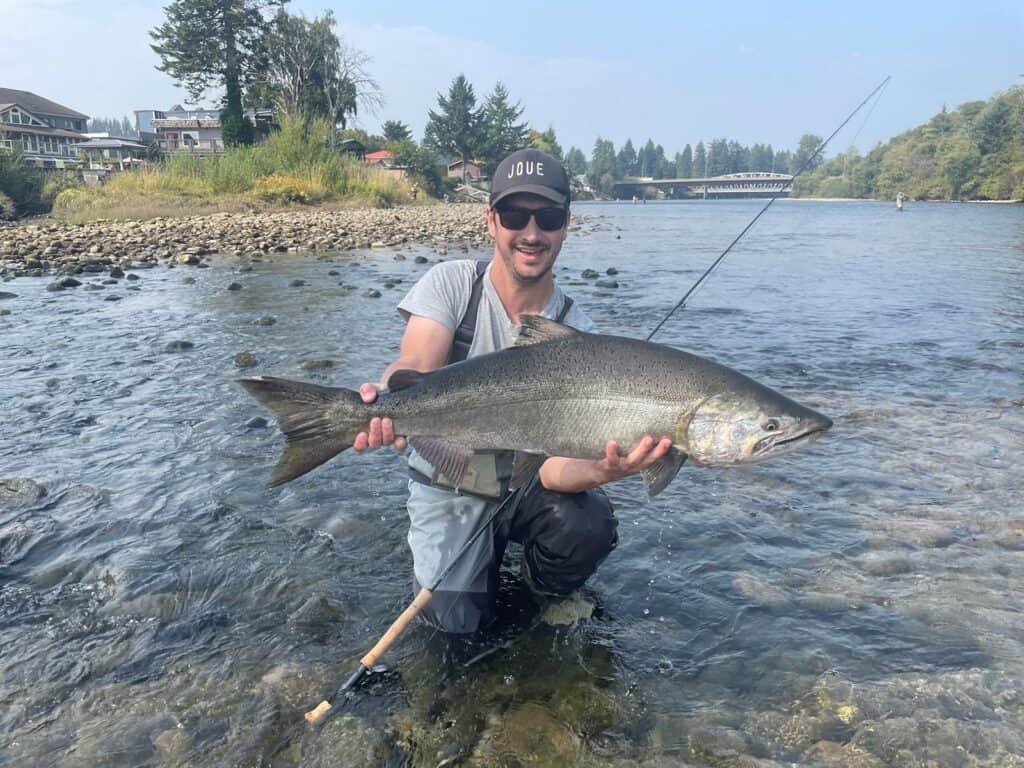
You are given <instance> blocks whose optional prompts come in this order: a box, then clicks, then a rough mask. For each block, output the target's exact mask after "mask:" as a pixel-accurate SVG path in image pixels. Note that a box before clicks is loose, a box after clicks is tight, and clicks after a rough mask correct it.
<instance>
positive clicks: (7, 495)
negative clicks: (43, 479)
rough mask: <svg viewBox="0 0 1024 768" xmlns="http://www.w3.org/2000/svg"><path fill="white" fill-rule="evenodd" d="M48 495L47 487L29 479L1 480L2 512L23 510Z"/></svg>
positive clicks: (0, 506)
mask: <svg viewBox="0 0 1024 768" xmlns="http://www.w3.org/2000/svg"><path fill="white" fill-rule="evenodd" d="M45 495H46V486H45V485H40V484H39V483H37V482H36V481H35V480H30V479H28V478H27V477H8V478H4V479H0V510H4V511H9V510H14V509H21V508H23V507H27V506H29V505H31V504H34V503H36V502H37V501H39V499H41V498H43V497H44V496H45Z"/></svg>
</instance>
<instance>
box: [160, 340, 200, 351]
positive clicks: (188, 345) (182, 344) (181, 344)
mask: <svg viewBox="0 0 1024 768" xmlns="http://www.w3.org/2000/svg"><path fill="white" fill-rule="evenodd" d="M195 346H196V345H195V344H193V343H192V342H191V341H172V342H169V343H168V344H167V346H166V347H164V351H165V352H187V351H188V350H190V349H194V348H195Z"/></svg>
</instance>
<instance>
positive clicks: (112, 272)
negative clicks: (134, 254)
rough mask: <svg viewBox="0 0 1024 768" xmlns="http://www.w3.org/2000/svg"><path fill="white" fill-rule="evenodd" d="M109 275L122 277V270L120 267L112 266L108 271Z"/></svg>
mask: <svg viewBox="0 0 1024 768" xmlns="http://www.w3.org/2000/svg"><path fill="white" fill-rule="evenodd" d="M109 274H110V276H111V277H115V278H120V277H124V270H123V269H121V268H120V267H113V268H112V269H111V270H110V272H109Z"/></svg>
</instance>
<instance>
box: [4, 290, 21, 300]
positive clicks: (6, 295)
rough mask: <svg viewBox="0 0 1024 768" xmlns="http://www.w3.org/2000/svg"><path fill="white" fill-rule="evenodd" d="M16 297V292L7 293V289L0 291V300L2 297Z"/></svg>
mask: <svg viewBox="0 0 1024 768" xmlns="http://www.w3.org/2000/svg"><path fill="white" fill-rule="evenodd" d="M16 298H18V294H16V293H8V292H7V291H0V300H2V299H16Z"/></svg>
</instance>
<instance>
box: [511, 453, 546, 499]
mask: <svg viewBox="0 0 1024 768" xmlns="http://www.w3.org/2000/svg"><path fill="white" fill-rule="evenodd" d="M547 460H548V457H547V455H546V454H543V453H527V452H526V451H516V455H515V460H514V462H513V464H512V479H511V480H509V484H508V487H509V488H510V489H511V490H513V491H514V490H516V489H517V488H522V487H523V486H524V485H526V484H528V483H530V482H531V481H532V480H533V478H534V476H535V475H536V474H537V473H538V472H540V467H541V464H543V463H544V462H545V461H547Z"/></svg>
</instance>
